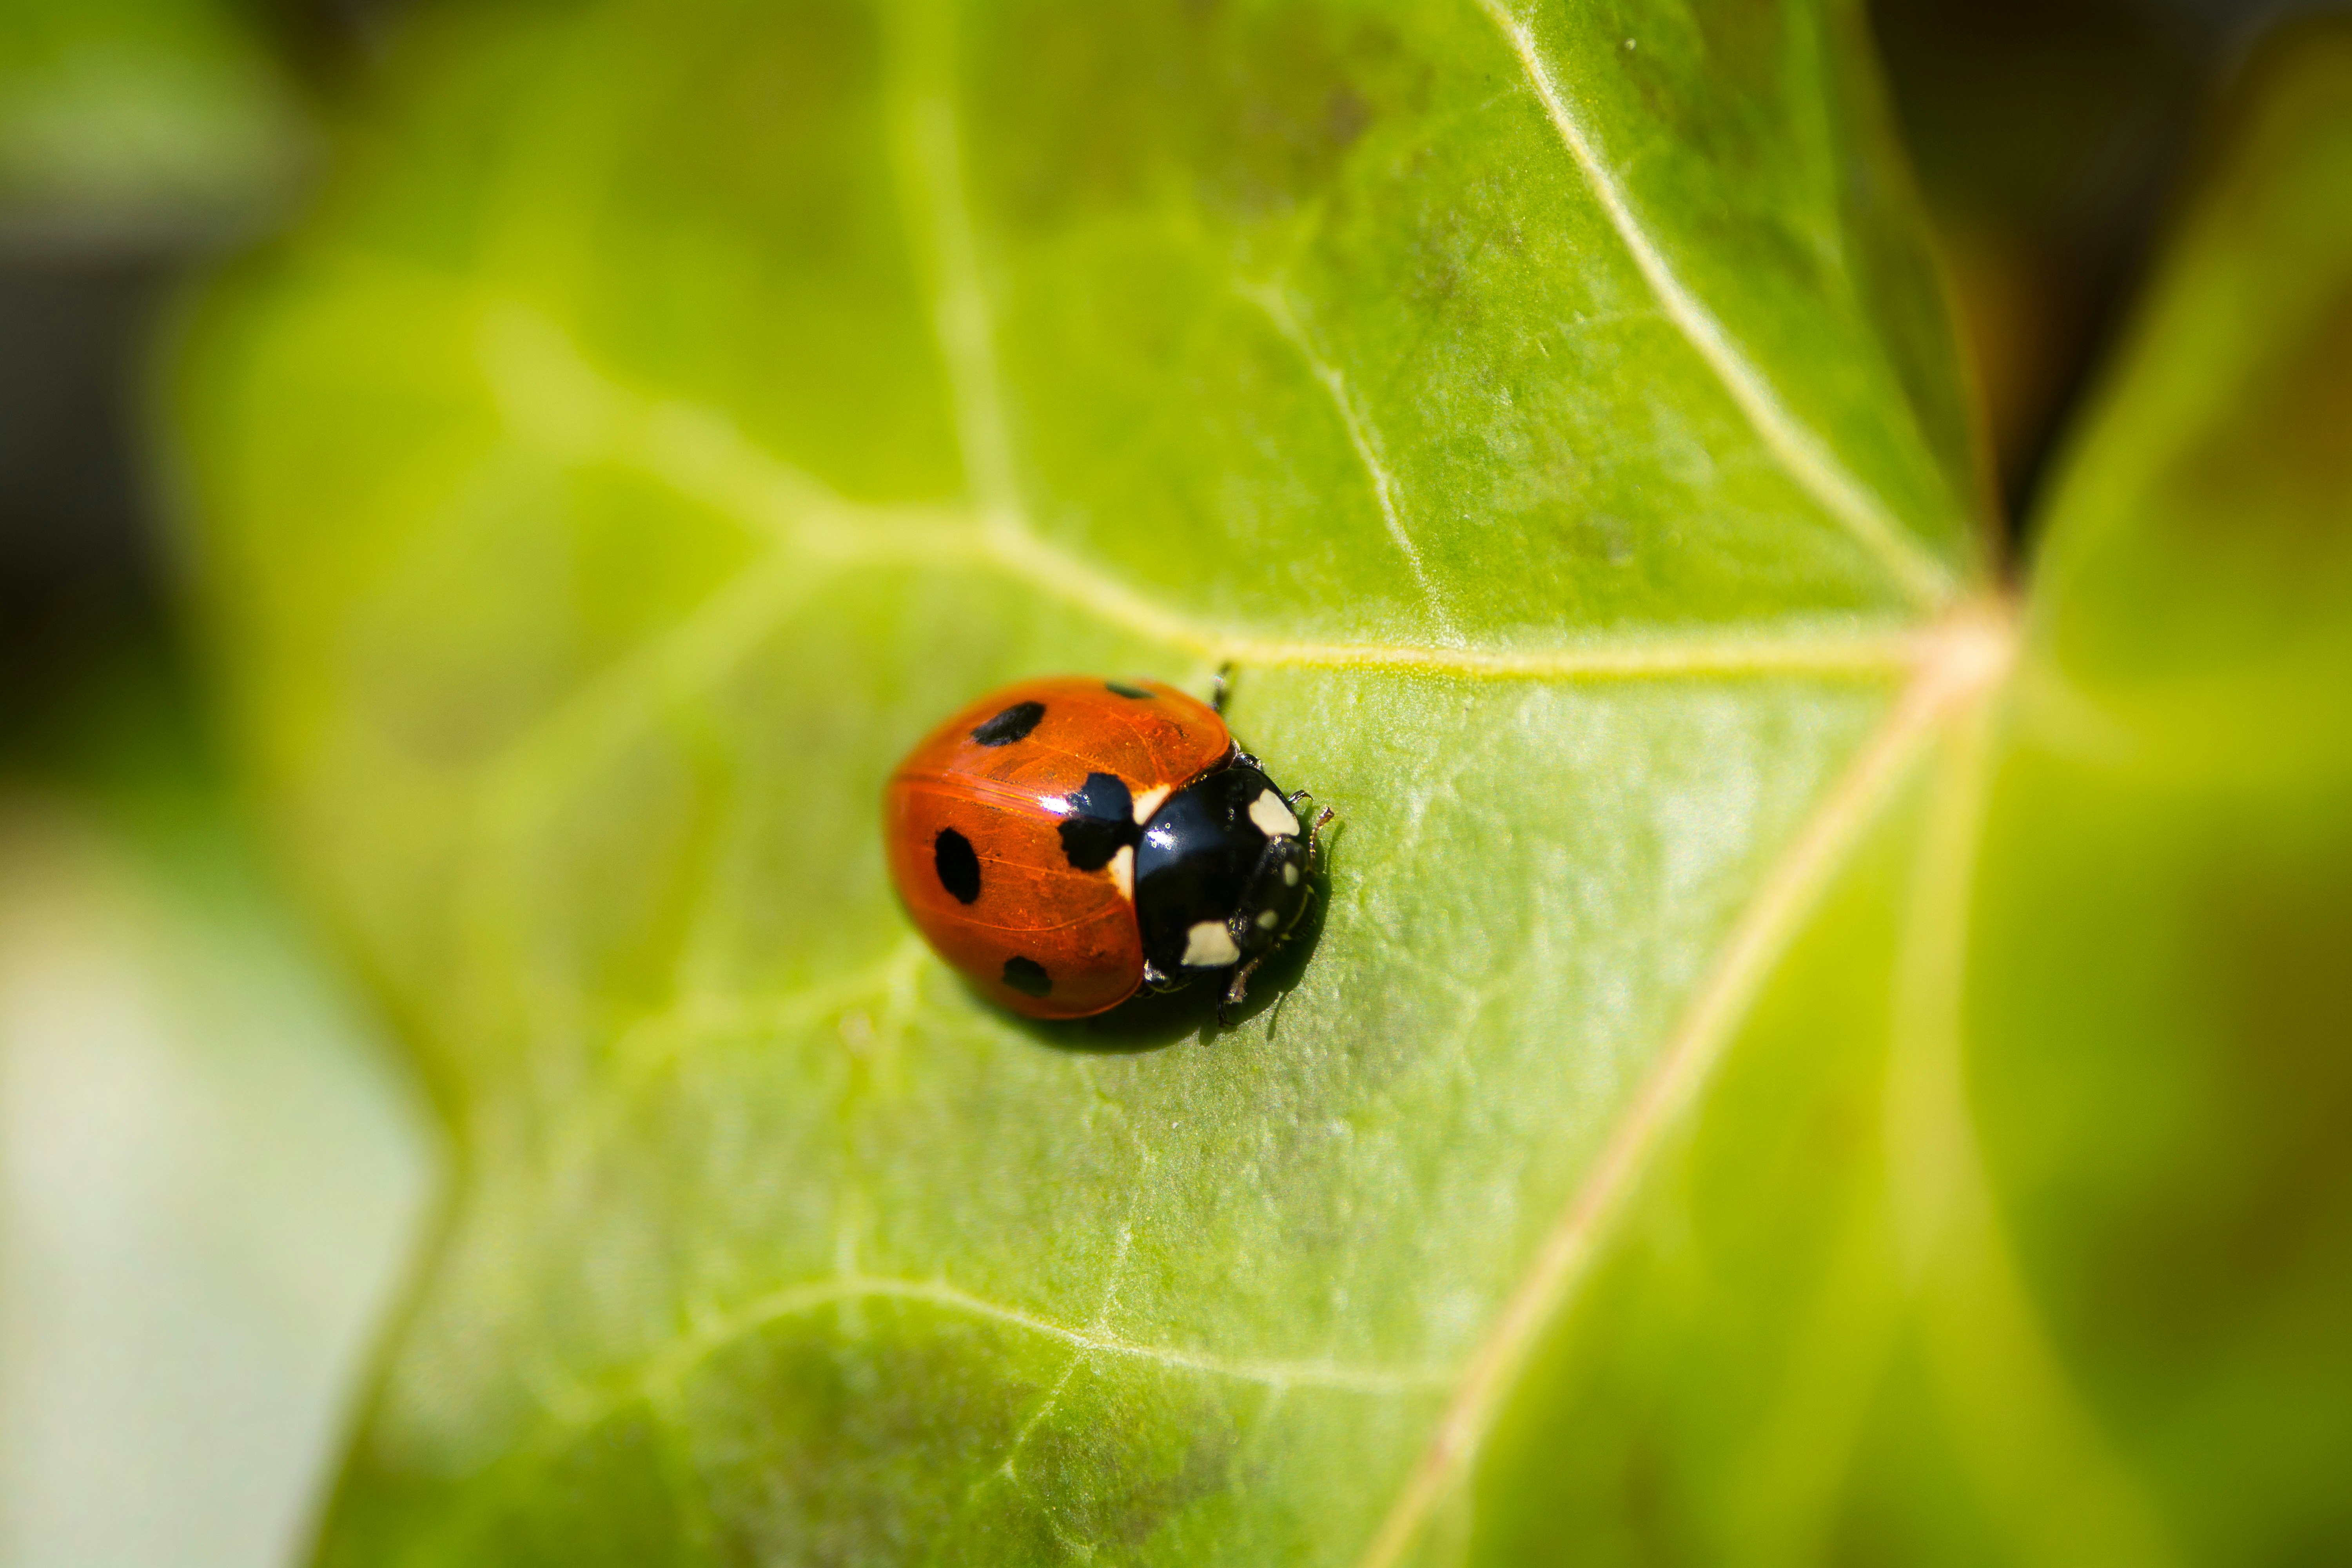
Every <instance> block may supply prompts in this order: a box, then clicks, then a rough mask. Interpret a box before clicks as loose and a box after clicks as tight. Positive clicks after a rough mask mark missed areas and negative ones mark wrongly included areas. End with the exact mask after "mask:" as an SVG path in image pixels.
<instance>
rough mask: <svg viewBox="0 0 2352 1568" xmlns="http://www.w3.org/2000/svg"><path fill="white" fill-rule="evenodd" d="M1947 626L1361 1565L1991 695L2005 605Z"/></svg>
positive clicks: (1488, 1410)
mask: <svg viewBox="0 0 2352 1568" xmlns="http://www.w3.org/2000/svg"><path fill="white" fill-rule="evenodd" d="M1939 637H1940V640H1939V642H1938V644H1937V651H1936V653H1935V654H1934V655H1932V656H1931V657H1930V658H1928V659H1927V661H1926V662H1925V663H1923V665H1922V667H1921V668H1920V669H1919V671H1918V672H1917V674H1916V675H1915V676H1914V677H1913V679H1912V680H1911V682H1910V684H1909V685H1908V686H1907V687H1906V689H1905V690H1904V692H1903V693H1902V695H1901V696H1900V697H1899V698H1898V699H1897V700H1896V701H1895V706H1894V708H1893V710H1891V711H1890V712H1889V713H1888V715H1887V717H1886V719H1885V721H1883V722H1882V723H1881V724H1880V726H1879V728H1878V729H1877V731H1875V732H1874V734H1873V735H1872V737H1871V738H1870V740H1869V741H1868V742H1865V743H1864V746H1863V747H1862V749H1861V750H1860V751H1859V752H1857V753H1856V754H1855V757H1854V760H1853V763H1850V764H1849V765H1848V766H1847V768H1846V770H1845V771H1844V773H1843V774H1842V775H1841V776H1840V777H1839V778H1838V780H1837V781H1836V782H1835V783H1834V784H1832V786H1831V788H1830V790H1829V793H1828V794H1827V795H1825V796H1824V797H1823V800H1822V805H1820V806H1819V807H1818V808H1816V810H1815V811H1814V813H1813V814H1812V816H1811V817H1810V818H1809V819H1808V820H1807V822H1806V824H1805V826H1803V827H1802V828H1801V830H1800V831H1799V833H1798V835H1797V837H1795V838H1794V839H1793V840H1792V841H1791V842H1790V845H1789V847H1788V848H1787V849H1785V850H1783V851H1782V853H1781V854H1780V857H1779V858H1778V859H1777V860H1776V861H1775V862H1774V864H1773V866H1772V868H1771V869H1770V870H1769V872H1768V873H1767V874H1766V875H1765V877H1764V879H1763V880H1762V881H1761V882H1760V883H1759V885H1758V889H1757V891H1756V894H1755V896H1754V897H1753V898H1752V899H1750V900H1748V904H1747V905H1746V907H1745V908H1744V909H1743V910H1741V912H1740V915H1739V917H1738V920H1737V921H1735V922H1734V924H1733V927H1732V930H1731V932H1730V935H1729V936H1728V938H1727V940H1726V942H1725V944H1724V946H1723V948H1722V949H1721V950H1720V952H1719V954H1718V956H1717V962H1716V963H1715V964H1714V966H1713V967H1712V968H1711V970H1710V971H1709V973H1708V975H1707V977H1706V981H1705V983H1704V984H1702V985H1701V987H1700V989H1699V991H1698V993H1697V994H1696V995H1695V996H1694V998H1693V999H1692V1002H1691V1004H1690V1005H1689V1006H1688V1007H1687V1008H1686V1009H1685V1012H1684V1014H1683V1017H1682V1021H1681V1022H1680V1024H1678V1025H1677V1026H1676V1027H1675V1031H1674V1033H1673V1035H1672V1036H1670V1037H1669V1038H1668V1039H1667V1042H1666V1045H1665V1047H1664V1050H1663V1051H1661V1052H1660V1054H1659V1058H1658V1063H1657V1066H1656V1067H1655V1068H1653V1069H1652V1071H1651V1073H1650V1076H1649V1078H1648V1079H1647V1080H1646V1081H1645V1082H1644V1083H1643V1087H1642V1089H1641V1090H1640V1092H1639V1093H1638V1094H1637V1096H1636V1097H1635V1099H1634V1101H1633V1104H1632V1105H1630V1106H1629V1107H1628V1108H1627V1109H1626V1110H1625V1111H1624V1113H1623V1114H1622V1117H1621V1118H1620V1120H1619V1121H1618V1122H1617V1125H1616V1128H1615V1130H1614V1131H1612V1134H1611V1136H1610V1139H1609V1142H1607V1144H1606V1145H1604V1146H1603V1148H1602V1150H1601V1153H1600V1154H1599V1156H1598V1157H1597V1158H1596V1159H1595V1160H1594V1162H1593V1163H1592V1166H1591V1170H1590V1171H1589V1172H1588V1173H1587V1174H1586V1176H1585V1178H1584V1179H1583V1181H1581V1182H1580V1184H1578V1186H1577V1189H1576V1191H1575V1192H1574V1193H1572V1194H1570V1199H1569V1202H1568V1205H1567V1206H1566V1208H1564V1209H1563V1210H1562V1211H1561V1214H1560V1216H1559V1219H1558V1220H1557V1221H1556V1222H1555V1223H1554V1225H1553V1226H1552V1228H1551V1230H1550V1232H1549V1234H1548V1235H1547V1236H1546V1237H1545V1239H1544V1241H1543V1242H1542V1244H1541V1245H1540V1246H1539V1247H1538V1248H1537V1252H1536V1256H1535V1258H1534V1260H1533V1262H1532V1263H1531V1265H1530V1267H1529V1268H1528V1272H1527V1273H1526V1275H1525V1276H1524V1277H1523V1278H1522V1279H1521V1280H1520V1282H1519V1284H1518V1285H1517V1287H1515V1288H1514V1289H1513V1290H1512V1291H1511V1293H1510V1295H1509V1296H1508V1297H1507V1299H1506V1300H1505V1302H1504V1305H1503V1309H1502V1310H1501V1311H1500V1312H1498V1313H1497V1314H1496V1319H1495V1322H1494V1325H1493V1327H1492V1328H1491V1329H1490V1330H1489V1331H1488V1333H1487V1335H1486V1339H1485V1340H1484V1341H1483V1342H1481V1343H1480V1344H1479V1345H1478V1347H1477V1348H1476V1349H1475V1350H1474V1351H1473V1352H1471V1354H1470V1355H1469V1357H1468V1358H1467V1359H1466V1360H1465V1363H1464V1365H1463V1370H1462V1373H1461V1374H1460V1377H1459V1379H1458V1381H1457V1383H1456V1384H1455V1388H1454V1396H1453V1398H1452V1399H1451V1400H1450V1401H1449V1402H1448V1404H1447V1407H1446V1410H1445V1413H1444V1415H1442V1416H1441V1417H1440V1419H1439V1421H1438V1424H1437V1428H1436V1430H1435V1432H1434V1433H1433V1435H1432V1437H1431V1440H1430V1442H1429V1444H1428V1446H1427V1447H1426V1448H1425V1449H1424V1450H1423V1454H1422V1457H1421V1458H1420V1460H1419V1461H1418V1462H1417V1463H1416V1464H1415V1465H1414V1467H1413V1468H1412V1471H1411V1472H1410V1473H1409V1474H1408V1476H1407V1477H1406V1479H1405V1483H1404V1487H1403V1489H1402V1491H1401V1492H1400V1493H1399V1495H1398V1497H1397V1499H1396V1500H1395V1502H1394V1503H1393V1504H1392V1505H1391V1509H1390V1510H1389V1512H1388V1513H1387V1515H1386V1516H1385V1517H1384V1518H1383V1519H1382V1521H1381V1526H1380V1529H1379V1530H1378V1531H1376V1532H1375V1533H1374V1535H1373V1537H1372V1540H1371V1542H1370V1544H1369V1546H1368V1547H1367V1548H1366V1551H1365V1552H1364V1555H1363V1557H1362V1558H1361V1559H1360V1563H1359V1568H1399V1565H1400V1564H1402V1563H1403V1561H1404V1559H1405V1554H1406V1553H1407V1552H1409V1551H1410V1550H1411V1549H1412V1546H1413V1544H1414V1542H1415V1541H1416V1540H1418V1539H1419V1536H1420V1533H1421V1530H1422V1527H1423V1524H1424V1523H1425V1522H1426V1521H1427V1520H1428V1518H1429V1516H1430V1514H1431V1512H1432V1511H1433V1510H1434V1509H1435V1508H1436V1506H1437V1505H1438V1504H1439V1503H1440V1502H1441V1501H1442V1500H1444V1498H1445V1496H1446V1495H1447V1494H1448V1493H1449V1492H1450V1491H1451V1489H1453V1488H1454V1486H1456V1485H1458V1484H1460V1483H1461V1481H1462V1479H1464V1478H1465V1475H1466V1474H1467V1472H1468V1469H1469V1467H1470V1465H1471V1464H1472V1462H1473V1460H1474V1459H1475V1456H1476V1453H1477V1450H1478V1447H1479V1446H1480V1444H1481V1443H1482V1442H1483V1441H1484V1439H1485V1437H1486V1432H1487V1430H1488V1428H1489V1427H1490V1426H1491V1425H1492V1423H1493V1421H1494V1419H1495V1417H1496V1415H1497V1414H1498V1413H1499V1410H1500V1406H1501V1404H1502V1401H1503V1400H1504V1398H1505V1397H1506V1396H1507V1394H1508V1393H1509V1390H1510V1386H1511V1384H1512V1381H1513V1379H1514V1378H1515V1377H1516V1375H1517V1371H1518V1369H1519V1368H1520V1366H1521V1365H1522V1364H1523V1363H1524V1361H1525V1358H1526V1356H1527V1355H1528V1352H1529V1351H1530V1350H1531V1349H1532V1348H1533V1345H1534V1342H1535V1340H1536V1338H1537V1336H1538V1334H1539V1333H1540V1332H1541V1331H1542V1330H1543V1329H1544V1328H1545V1326H1546V1325H1547V1324H1549V1323H1550V1322H1551V1321H1554V1320H1555V1319H1556V1317H1557V1315H1558V1314H1559V1312H1560V1311H1561V1310H1563V1309H1564V1307H1565V1306H1566V1304H1567V1302H1568V1301H1569V1300H1570V1299H1571V1297H1572V1294H1573V1292H1574V1290H1575V1289H1576V1287H1577V1285H1578V1284H1579V1283H1580V1280H1581V1279H1582V1278H1583V1277H1584V1271H1585V1269H1586V1268H1587V1267H1588V1266H1589V1264H1590V1263H1591V1258H1592V1253H1593V1250H1594V1247H1595V1245H1596V1243H1597V1242H1598V1240H1599V1237H1600V1236H1601V1233H1602V1231H1603V1230H1604V1228H1605V1227H1606V1226H1607V1224H1608V1222H1609V1220H1610V1219H1611V1218H1612V1216H1613V1215H1614V1214H1615V1212H1616V1211H1617V1209H1618V1207H1619V1206H1620V1205H1622V1203H1623V1202H1624V1200H1625V1199H1626V1197H1627V1196H1628V1194H1630V1192H1631V1191H1632V1189H1633V1185H1634V1184H1635V1182H1636V1181H1637V1180H1638V1178H1639V1176H1640V1174H1641V1173H1642V1171H1643V1168H1644V1166H1645V1162H1646V1160H1647V1158H1648V1156H1649V1154H1650V1152H1651V1150H1652V1149H1653V1148H1654V1144H1655V1142H1656V1140H1657V1138H1658V1137H1659V1135H1660V1134H1661V1133H1662V1132H1663V1131H1664V1130H1665V1129H1666V1128H1667V1127H1669V1126H1671V1125H1673V1124H1674V1123H1675V1121H1676V1120H1677V1119H1678V1118H1679V1117H1680V1115H1681V1114H1682V1113H1683V1111H1684V1110H1685V1109H1686V1108H1687V1107H1688V1106H1690V1105H1691V1104H1692V1103H1693V1102H1694V1101H1695V1100H1696V1099H1697V1097H1698V1096H1699V1094H1700V1092H1701V1091H1702V1090H1703V1089H1704V1088H1705V1086H1706V1082H1707V1080H1708V1079H1709V1077H1710V1075H1711V1073H1712V1070H1713V1068H1714V1067H1715V1064H1716V1063H1717V1061H1718V1060H1719V1059H1720V1058H1721V1055H1722V1052H1723V1050H1724V1048H1725V1047H1726V1046H1727V1044H1728V1042H1729V1040H1730V1037H1731V1036H1732V1034H1733V1033H1734V1032H1735V1031H1736V1029H1737V1028H1738V1025H1739V1023H1740V1022H1741V1021H1742V1020H1743V1019H1744V1017H1745V1016H1746V1011H1747V1008H1748V1005H1749V1004H1750V1003H1751V1002H1752V1001H1753V999H1754V997H1755V994H1756V993H1757V991H1758V989H1759V987H1760V985H1761V984H1762V983H1763V980H1764V978H1765V977H1766V975H1768V974H1769V972H1770V967H1771V964H1772V963H1774V962H1775V961H1776V960H1777V959H1778V957H1779V956H1780V952H1782V950H1783V949H1784V947H1785V945H1786V943H1787V942H1789V941H1790V939H1791V938H1792V937H1793V936H1794V935H1795V933H1796V931H1798V929H1799V928H1800V927H1801V924H1802V922H1803V921H1804V919H1805V917H1806V915H1807V914H1808V912H1809V911H1810V910H1811V909H1812V907H1813V903H1814V900H1816V899H1817V898H1818V897H1819V895H1820V893H1821V891H1822V889H1823V888H1824V887H1826V886H1827V884H1828V882H1829V881H1830V880H1831V879H1832V877H1833V876H1834V874H1835V872H1836V870H1837V868H1838V867H1839V866H1840V865H1841V864H1843V860H1844V858H1845V856H1846V855H1847V854H1848V853H1850V851H1851V850H1852V849H1853V847H1854V845H1856V844H1857V843H1858V842H1859V841H1860V840H1861V838H1862V837H1864V833H1865V832H1866V830H1867V828H1868V827H1869V826H1870V824H1871V823H1872V822H1873V821H1874V820H1875V819H1876V816H1877V815H1878V813H1879V812H1880V811H1881V810H1882V809H1883V808H1884V806H1885V803H1886V802H1887V801H1888V800H1889V799H1891V798H1892V796H1893V795H1894V793H1895V786H1896V785H1897V784H1900V782H1901V780H1902V778H1903V776H1904V774H1905V772H1906V769H1907V768H1908V767H1909V766H1910V765H1911V764H1912V763H1913V762H1914V761H1916V758H1917V756H1918V754H1919V752H1920V751H1921V750H1922V749H1923V748H1924V747H1925V745H1926V744H1927V741H1928V739H1929V738H1930V737H1931V735H1932V733H1933V732H1934V730H1935V727H1936V726H1937V724H1939V723H1941V722H1943V721H1945V720H1946V719H1947V718H1948V716H1949V715H1950V714H1951V713H1952V712H1953V711H1954V710H1956V709H1958V708H1960V707H1962V706H1964V705H1966V704H1969V703H1972V702H1979V701H1982V700H1985V698H1986V696H1987V694H1988V693H1989V692H1990V690H1991V689H1993V687H1994V685H1995V684H1996V683H1997V682H1998V681H1999V680H2000V679H2002V678H2003V677H2004V676H2005V675H2006V672H2007V668H2008V664H2009V660H2010V658H2011V650H2012V647H2013V641H2014V632H2013V630H2012V629H2011V626H2010V623H2009V619H2008V616H2007V615H2006V613H2005V612H2002V611H1999V610H1994V609H1990V608H1977V607H1967V608H1964V609H1963V610H1962V611H1961V612H1959V613H1958V614H1957V615H1956V616H1953V617H1951V618H1950V619H1948V621H1947V622H1946V623H1945V624H1944V626H1943V628H1942V629H1941V632H1940V634H1939Z"/></svg>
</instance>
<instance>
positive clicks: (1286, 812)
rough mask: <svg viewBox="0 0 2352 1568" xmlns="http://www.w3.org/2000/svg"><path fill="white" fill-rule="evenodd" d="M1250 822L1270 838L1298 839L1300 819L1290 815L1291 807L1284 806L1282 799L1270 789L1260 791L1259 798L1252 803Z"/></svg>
mask: <svg viewBox="0 0 2352 1568" xmlns="http://www.w3.org/2000/svg"><path fill="white" fill-rule="evenodd" d="M1250 820H1251V821H1252V822H1255V823H1256V824H1257V830H1258V831H1259V832H1260V833H1263V834H1265V836H1266V837H1268V838H1296V837H1298V818H1297V817H1295V816H1291V815H1290V807H1288V806H1286V805H1283V804H1282V797H1281V796H1280V795H1276V794H1275V793H1274V792H1273V791H1272V790H1270V789H1269V790H1261V791H1259V792H1258V797H1257V798H1256V799H1255V800H1254V801H1252V802H1250Z"/></svg>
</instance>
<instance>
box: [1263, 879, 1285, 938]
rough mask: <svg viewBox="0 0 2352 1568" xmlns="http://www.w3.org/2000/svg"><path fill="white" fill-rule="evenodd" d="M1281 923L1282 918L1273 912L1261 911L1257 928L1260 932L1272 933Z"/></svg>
mask: <svg viewBox="0 0 2352 1568" xmlns="http://www.w3.org/2000/svg"><path fill="white" fill-rule="evenodd" d="M1285 869H1287V868H1285ZM1281 923H1282V916H1281V915H1279V914H1277V913H1276V912H1275V911H1274V910H1261V911H1260V912H1259V914H1258V917H1257V926H1258V930H1260V931H1272V930H1273V929H1274V928H1275V927H1276V926H1277V925H1279V924H1281Z"/></svg>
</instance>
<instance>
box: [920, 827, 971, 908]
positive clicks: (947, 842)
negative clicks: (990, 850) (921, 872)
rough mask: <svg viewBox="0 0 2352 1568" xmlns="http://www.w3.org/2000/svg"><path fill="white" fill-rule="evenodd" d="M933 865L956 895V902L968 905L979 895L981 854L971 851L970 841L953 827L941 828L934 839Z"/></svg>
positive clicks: (942, 883)
mask: <svg viewBox="0 0 2352 1568" xmlns="http://www.w3.org/2000/svg"><path fill="white" fill-rule="evenodd" d="M931 865H932V867H933V868H934V869H936V870H937V871H938V872H939V874H940V887H942V888H945V889H947V890H948V891H949V892H950V893H953V894H954V895H955V896H956V902H958V903H960V904H969V903H972V902H974V901H976V900H978V899H979V898H980V857H979V856H977V855H975V854H973V853H972V852H971V839H969V838H966V837H964V836H963V835H962V834H961V833H958V832H957V831H956V830H955V829H954V828H952V827H942V828H940V836H939V837H937V838H934V839H932V840H931Z"/></svg>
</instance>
